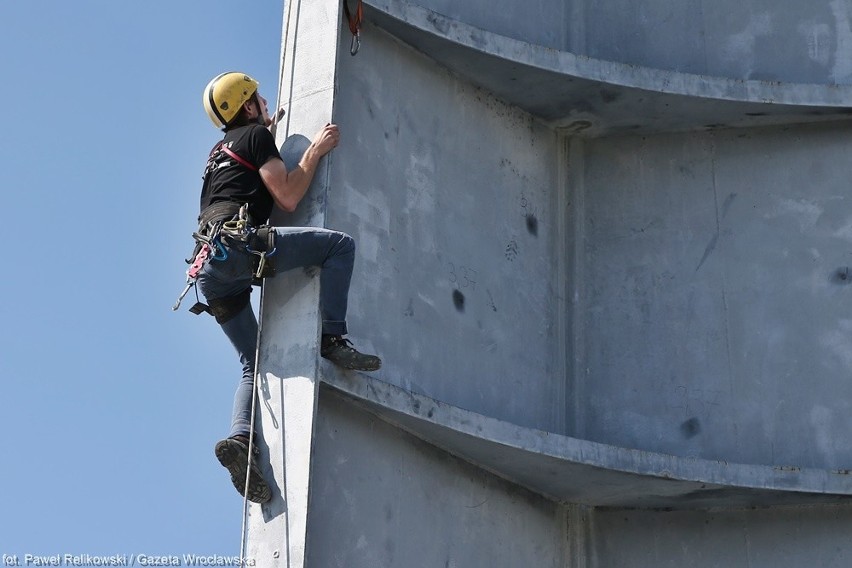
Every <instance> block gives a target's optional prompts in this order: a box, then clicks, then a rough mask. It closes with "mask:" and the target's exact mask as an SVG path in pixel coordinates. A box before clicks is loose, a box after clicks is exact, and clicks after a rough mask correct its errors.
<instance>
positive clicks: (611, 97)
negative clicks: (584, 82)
mask: <svg viewBox="0 0 852 568" xmlns="http://www.w3.org/2000/svg"><path fill="white" fill-rule="evenodd" d="M600 94H601V100H602V101H603V102H605V103H614V102H615V101H617V100H618V99H619V98H621V94H620V93H619V92H618V91H613V90H610V89H601V90H600Z"/></svg>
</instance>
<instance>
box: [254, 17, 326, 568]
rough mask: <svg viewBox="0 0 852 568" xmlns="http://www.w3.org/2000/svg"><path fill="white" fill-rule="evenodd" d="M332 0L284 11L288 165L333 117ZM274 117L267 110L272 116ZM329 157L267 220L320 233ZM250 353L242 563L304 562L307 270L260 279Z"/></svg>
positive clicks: (316, 315) (310, 375) (282, 84)
mask: <svg viewBox="0 0 852 568" xmlns="http://www.w3.org/2000/svg"><path fill="white" fill-rule="evenodd" d="M338 4H339V3H338V2H336V0H335V1H333V0H323V1H322V2H311V3H305V4H303V3H302V2H301V0H293V1H292V2H290V3H287V4H285V7H284V21H283V27H282V44H281V57H280V74H279V85H278V89H279V93H278V96H277V101H276V107H278V108H281V107H283V108H284V109H285V110H286V112H287V115H286V118H285V119H284V120H282V122H281V123H280V124H279V128H278V132H277V140H276V142H277V143H278V144H279V146H280V147H281V152H282V158H283V159H284V161H285V163H287V165H288V167H290V168H292V167H293V165H294V164H293V163H292V161H293V160H294V158H295V160H296V161H298V159H299V158H300V157H301V156H300V155H299V156H295V153H300V152H302V151H303V150H304V147H306V146H305V145H306V144H307V143H308V139H307V138H306V137H307V136H311V135H312V134H313V133H314V132H316V131H317V130H319V129H320V128H322V126H323V125H324V124H326V123H327V122H329V120H330V118H331V117H332V116H333V105H334V95H335V92H336V88H335V83H336V74H337V67H336V66H337V55H336V54H337V51H338V49H337V47H338V43H339V25H340V23H339V22H340V7H339V5H338ZM276 110H277V109H276ZM330 159H331V157H330V156H329V157H325V158H323V160H322V162H321V163H320V164H319V166H318V167H317V171H316V174H315V176H314V180H313V182H312V184H311V187H310V188H309V189H308V192H307V194H306V195H305V197H304V198H303V200H302V202H301V204H300V205H299V208H298V209H297V210H296V211H295V212H294V213H291V214H285V213H283V212H282V211H279V210H276V211H274V212H273V215H272V217H271V220H270V223H271V224H273V225H277V226H278V225H285V226H318V227H323V226H325V214H326V208H325V206H324V203H325V202H326V199H327V196H328V193H329V190H328V189H329V186H330V180H329V177H330V174H331V164H330ZM260 312H261V320H260V326H261V329H260V334H259V341H258V343H259V349H258V368H257V374H256V380H257V382H258V410H257V414H256V416H257V421H258V423H259V426H258V427H257V433H258V438H259V444H258V445H259V447H260V449H261V459H260V464H259V465H260V466H261V469H262V470H263V471H264V475H265V477H266V479H267V481H268V482H270V484H271V485H272V492H273V497H272V499H271V501H270V502H269V503H266V504H263V505H258V504H251V505H250V508H249V512H248V519H247V534H246V542H247V548H246V550H247V554H246V556H247V558H249V559H252V560H254V561H255V562H256V565H258V566H267V567H271V568H279V567H281V568H284V567H286V568H296V567H298V568H304V567H305V566H307V565H308V558H307V555H308V538H309V536H308V513H309V508H310V491H311V474H312V464H313V445H314V435H315V428H316V416H317V409H318V397H319V383H320V380H321V377H320V372H321V371H320V363H319V360H320V355H319V347H318V345H319V336H320V332H321V323H320V320H321V315H320V309H319V278H318V272H317V271H309V270H293V271H290V272H287V273H282V274H278V275H277V276H276V277H275V278H273V279H270V280H267V281H266V282H265V283H264V288H263V292H262V296H261V309H260Z"/></svg>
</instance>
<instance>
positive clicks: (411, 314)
mask: <svg viewBox="0 0 852 568" xmlns="http://www.w3.org/2000/svg"><path fill="white" fill-rule="evenodd" d="M402 315H404V316H405V317H409V318H410V317H414V300H413V299H409V300H408V307H407V308H405V311H404V312H402Z"/></svg>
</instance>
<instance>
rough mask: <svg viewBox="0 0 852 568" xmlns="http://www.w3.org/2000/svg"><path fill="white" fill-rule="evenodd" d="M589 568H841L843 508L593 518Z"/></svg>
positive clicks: (846, 513)
mask: <svg viewBox="0 0 852 568" xmlns="http://www.w3.org/2000/svg"><path fill="white" fill-rule="evenodd" d="M592 516H593V518H594V520H593V521H592V524H593V525H594V527H595V529H594V537H593V545H592V551H591V552H590V555H589V556H590V559H591V560H590V564H589V566H594V567H612V566H619V567H623V568H682V567H684V566H702V567H704V566H707V567H711V566H713V567H724V568H779V567H790V568H793V567H798V566H811V567H814V568H843V567H845V566H849V565H850V563H852V548H850V545H849V539H847V538H844V536H843V533H844V532H848V528H849V526H850V525H852V509H850V508H849V507H840V506H835V507H813V508H806V507H796V508H773V509H753V510H748V509H743V510H733V511H679V512H675V511H669V512H666V511H615V510H597V511H595V512H594V513H593V515H592Z"/></svg>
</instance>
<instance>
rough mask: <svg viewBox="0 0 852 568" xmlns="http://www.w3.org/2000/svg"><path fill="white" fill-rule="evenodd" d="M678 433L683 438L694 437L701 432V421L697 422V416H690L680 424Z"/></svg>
mask: <svg viewBox="0 0 852 568" xmlns="http://www.w3.org/2000/svg"><path fill="white" fill-rule="evenodd" d="M680 433H681V434H683V436H684V437H685V438H694V437H695V436H697V435H698V434H700V433H701V422H699V420H698V418H690V419H689V420H687V421H686V422H684V423H683V424H681V425H680Z"/></svg>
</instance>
